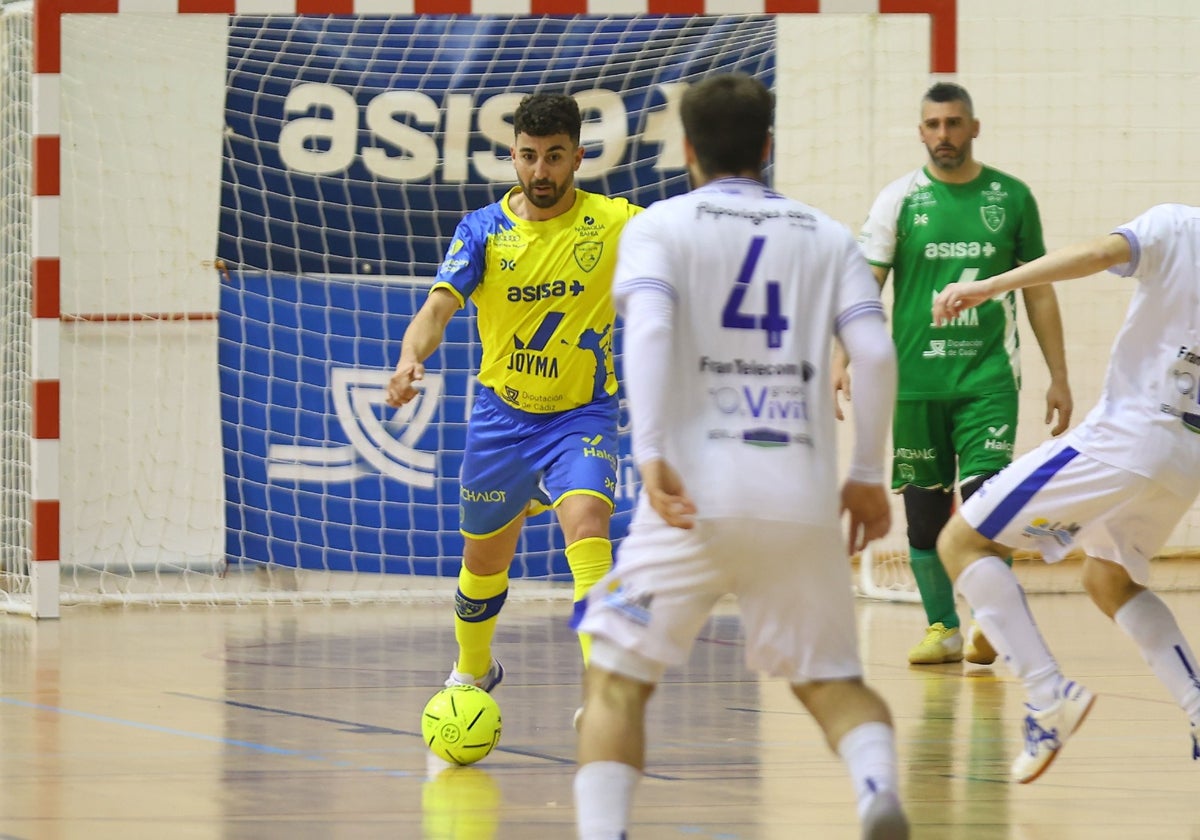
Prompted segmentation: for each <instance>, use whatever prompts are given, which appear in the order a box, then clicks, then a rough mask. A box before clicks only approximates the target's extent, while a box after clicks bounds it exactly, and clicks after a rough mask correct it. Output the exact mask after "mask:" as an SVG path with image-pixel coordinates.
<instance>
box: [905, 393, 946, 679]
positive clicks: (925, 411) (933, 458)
mask: <svg viewBox="0 0 1200 840" xmlns="http://www.w3.org/2000/svg"><path fill="white" fill-rule="evenodd" d="M948 409H949V404H947V403H944V402H938V401H933V402H931V401H924V400H922V401H912V400H902V401H900V402H898V403H896V416H895V422H894V423H893V427H892V442H893V450H894V456H893V464H892V487H893V489H895V490H898V491H900V492H902V494H903V496H904V516H905V520H906V522H907V525H908V556H909V563H910V565H911V567H912V572H913V578H914V579H915V580H916V582H917V591H918V592H920V594H921V604H922V606H924V608H925V618H926V631H925V637H924V638H923V639H922V640H921V642H920V644H918V645H917V646H916V647H914V648H913V649H912V650H910V651H909V654H908V661H909V662H910V663H912V664H914V665H932V664H938V663H942V662H957V661H959V660H960V659H962V636H961V635H960V634H959V630H958V612H957V611H956V610H955V605H954V587H953V586H951V584H950V579H949V578H948V577H947V576H946V570H945V569H944V568H942V564H941V561H939V560H938V556H937V535H938V532H940V531H941V529H942V526H943V525H945V524H946V520H948V519H949V518H950V512H951V510H952V509H953V501H954V499H953V496H952V495H951V493H952V490H953V487H954V477H955V458H954V447H953V444H952V441H951V438H950V430H949V426H948V423H949V410H948Z"/></svg>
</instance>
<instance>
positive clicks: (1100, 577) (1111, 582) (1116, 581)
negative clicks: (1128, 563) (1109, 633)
mask: <svg viewBox="0 0 1200 840" xmlns="http://www.w3.org/2000/svg"><path fill="white" fill-rule="evenodd" d="M1083 589H1084V591H1085V592H1087V594H1088V597H1090V598H1091V599H1092V603H1094V604H1095V605H1096V606H1097V607H1099V608H1100V611H1101V612H1102V613H1104V614H1105V615H1107V616H1108V617H1109V618H1113V617H1114V616H1116V614H1117V611H1118V610H1120V609H1121V607H1123V606H1125V604H1127V603H1128V602H1129V600H1130V599H1131V598H1133V597H1134V596H1135V595H1137V594H1138V593H1139V592H1142V591H1143V590H1144V589H1145V587H1144V586H1142V585H1141V584H1138V583H1135V582H1134V581H1133V578H1131V577H1130V576H1129V572H1127V571H1126V570H1125V567H1124V566H1122V565H1120V564H1118V563H1112V562H1110V561H1108V560H1101V559H1099V558H1097V557H1087V558H1085V559H1084V561H1083Z"/></svg>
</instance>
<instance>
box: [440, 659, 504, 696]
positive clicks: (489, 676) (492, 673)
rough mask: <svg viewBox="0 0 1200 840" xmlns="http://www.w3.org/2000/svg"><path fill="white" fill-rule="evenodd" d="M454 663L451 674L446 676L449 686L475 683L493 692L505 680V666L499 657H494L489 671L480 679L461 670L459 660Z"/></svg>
mask: <svg viewBox="0 0 1200 840" xmlns="http://www.w3.org/2000/svg"><path fill="white" fill-rule="evenodd" d="M454 665H455V667H454V668H452V669H450V676H449V677H447V678H446V686H447V687H449V686H452V685H473V686H475V687H476V688H482V689H483V690H484V691H486V692H487V693H488V694H491V693H492V691H493V689H495V688H496V686H498V685H500V683H501V682H502V681H503V680H504V666H503V665H501V664H500V660H499V659H493V660H492V664H491V665H490V666H489V667H488V670H487V673H486V674H484V675H483V676H482V677H480V678H479V679H475V675H474V674H464V673H463V672H462V671H459V670H458V663H457V662H456V663H454Z"/></svg>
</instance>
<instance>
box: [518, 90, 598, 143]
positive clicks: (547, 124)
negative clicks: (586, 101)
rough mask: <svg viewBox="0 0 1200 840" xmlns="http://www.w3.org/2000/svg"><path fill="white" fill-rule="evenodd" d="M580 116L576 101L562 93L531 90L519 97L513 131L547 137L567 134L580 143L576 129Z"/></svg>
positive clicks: (579, 125) (574, 141)
mask: <svg viewBox="0 0 1200 840" xmlns="http://www.w3.org/2000/svg"><path fill="white" fill-rule="evenodd" d="M582 125H583V117H582V115H580V113H579V103H577V102H576V101H575V100H574V99H572V98H571V97H569V96H567V95H566V94H563V93H531V94H529V95H528V96H526V97H525V98H524V99H522V100H521V104H520V105H518V106H517V111H516V113H515V114H513V135H514V136H516V135H517V134H528V135H529V136H530V137H550V136H551V135H554V134H566V135H567V136H568V137H570V138H571V142H572V143H574V144H575V145H576V146H578V145H579V130H580V127H581V126H582Z"/></svg>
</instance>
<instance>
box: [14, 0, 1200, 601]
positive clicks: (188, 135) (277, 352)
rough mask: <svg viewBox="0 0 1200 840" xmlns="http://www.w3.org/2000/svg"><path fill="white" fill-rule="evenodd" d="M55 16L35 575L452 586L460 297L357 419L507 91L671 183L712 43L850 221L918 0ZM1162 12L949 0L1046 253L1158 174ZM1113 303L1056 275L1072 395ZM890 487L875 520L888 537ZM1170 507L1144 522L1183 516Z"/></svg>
mask: <svg viewBox="0 0 1200 840" xmlns="http://www.w3.org/2000/svg"><path fill="white" fill-rule="evenodd" d="M1085 5H1086V8H1085ZM61 23H62V39H61V40H62V44H61V46H62V50H61V52H62V72H61V77H60V79H59V86H60V88H61V89H60V91H59V94H60V95H59V97H58V102H57V103H56V104H57V111H58V113H57V117H58V119H57V120H56V122H57V123H61V136H62V143H61V148H62V152H61V163H62V179H61V181H62V191H63V195H62V198H61V206H60V209H59V211H58V212H59V216H60V220H59V221H60V229H61V242H60V243H59V246H60V251H61V269H62V310H63V313H64V316H63V318H64V320H63V330H62V333H63V335H62V343H61V347H60V348H58V349H59V351H60V356H61V365H60V366H61V371H62V373H61V380H62V398H61V399H62V416H61V437H62V443H61V453H60V460H61V464H60V475H61V477H62V481H61V484H62V487H61V501H62V523H63V525H62V537H61V541H62V546H61V554H62V561H63V562H62V583H63V587H62V588H63V599H64V601H65V602H67V603H70V602H72V601H88V600H115V601H121V602H131V601H139V600H146V601H172V600H173V601H203V602H210V601H211V602H219V601H224V600H260V599H272V600H285V599H286V600H292V599H309V598H318V599H325V600H328V599H339V598H342V597H348V598H355V599H358V598H375V597H383V598H409V597H414V594H413V593H420V592H421V591H423V590H425V589H431V590H433V591H437V592H439V593H440V592H444V591H445V590H446V589H448V588H449V589H452V587H453V582H452V581H448V580H438V579H434V578H431V577H427V575H429V574H431V573H439V574H442V575H445V574H452V573H453V572H454V570H455V569H456V568H457V563H458V550H459V549H458V546H459V536H458V534H457V497H456V492H457V480H456V479H457V470H458V461H457V458H458V457H459V454H460V452H461V445H462V435H463V428H464V425H463V424H464V418H465V417H466V411H467V408H468V406H469V403H470V400H471V398H472V388H473V385H472V383H471V380H470V378H469V377H468V376H467V375H466V373H465V371H466V370H467V369H468V368H469V367H470V365H471V363H472V360H473V358H474V354H475V353H476V352H477V347H476V345H475V339H474V332H473V329H472V325H471V322H470V319H469V318H468V317H463V316H459V317H457V318H456V319H454V321H453V322H452V327H451V330H450V332H449V333H448V336H447V342H446V343H445V345H444V346H443V348H442V349H441V350H440V351H439V352H438V353H437V354H436V355H435V356H434V358H433V359H431V360H430V368H431V370H433V371H435V372H438V373H440V374H441V375H442V379H441V381H440V388H441V390H440V394H439V395H438V396H440V399H438V400H434V399H433V395H432V394H429V395H427V396H426V398H425V399H424V400H423V401H422V403H420V404H418V405H417V406H415V407H413V408H412V409H410V410H407V411H406V412H401V413H399V414H395V413H392V412H385V411H384V409H383V407H382V405H381V383H382V382H383V381H384V380H383V376H384V374H385V373H386V371H387V370H388V369H390V367H391V366H392V364H394V362H395V354H396V353H397V352H398V343H399V338H400V335H401V333H402V331H403V328H404V326H405V324H406V322H407V317H408V315H409V314H411V313H412V312H413V311H414V310H415V308H416V306H418V305H419V303H420V302H421V300H423V297H424V293H425V289H426V288H427V286H428V283H429V279H430V278H431V277H432V276H433V273H434V270H435V266H436V264H437V262H438V261H439V260H440V258H441V255H442V252H443V251H444V249H445V247H446V245H447V240H448V237H449V235H450V233H451V231H452V230H453V227H454V224H455V223H456V222H457V221H458V218H459V217H460V216H461V214H462V213H463V212H465V211H467V210H470V209H474V208H475V207H478V206H481V205H483V204H485V203H487V202H490V201H493V200H495V199H496V198H497V197H498V196H499V195H501V194H502V192H503V191H504V190H505V189H506V188H507V187H508V185H509V184H510V183H511V180H512V172H511V165H510V164H509V162H508V161H507V160H506V152H507V146H508V143H509V134H510V127H509V123H508V122H507V120H508V119H509V117H508V115H509V114H511V110H512V108H513V107H514V105H515V101H516V99H518V98H519V96H520V95H521V94H522V93H524V92H528V91H530V90H533V89H537V88H557V89H561V90H566V91H568V92H571V93H573V94H575V95H576V96H578V97H579V98H580V101H581V103H582V104H583V105H584V106H585V110H586V118H587V125H586V127H585V142H586V144H587V146H588V148H589V152H588V161H587V163H585V167H584V169H583V170H582V172H581V184H582V185H583V186H584V187H585V188H588V189H593V190H597V191H603V192H608V193H612V194H616V195H624V196H628V197H630V198H633V199H634V200H635V201H638V202H639V203H649V202H650V201H653V200H654V199H656V198H660V197H662V196H664V195H668V194H672V193H674V192H678V191H681V190H683V189H684V188H685V187H686V184H685V177H684V173H683V169H682V151H681V146H680V137H679V130H678V125H677V120H676V117H675V112H674V105H675V103H677V101H678V96H679V93H680V91H681V89H682V87H681V86H682V85H683V84H686V82H687V81H688V80H689V79H692V78H695V77H697V76H699V75H702V74H704V73H707V72H710V71H711V70H713V69H717V68H721V69H735V68H736V69H742V70H746V71H749V72H751V73H754V74H755V75H758V76H759V77H760V78H763V79H764V80H766V81H767V82H768V83H770V84H772V86H773V87H774V89H775V91H776V95H777V99H778V106H779V107H778V114H777V125H776V138H775V139H776V144H775V149H776V150H775V158H774V162H773V166H772V171H771V175H772V179H773V182H774V184H775V186H777V187H778V188H780V189H781V190H782V191H784V192H786V193H789V194H792V195H795V196H796V197H799V198H802V199H804V200H806V201H809V202H811V203H813V204H815V205H817V206H819V207H821V208H823V209H825V210H827V211H828V212H830V213H831V214H832V215H833V216H834V217H835V218H839V219H841V220H842V221H843V222H845V223H846V224H847V225H848V226H849V227H851V228H857V226H858V224H859V223H860V222H861V220H862V218H863V215H864V213H865V211H866V208H867V207H868V206H869V204H870V201H871V199H872V198H873V197H874V195H875V194H876V192H877V191H878V190H879V188H880V187H881V186H882V185H883V184H885V183H887V181H889V180H891V179H892V178H895V177H897V176H898V175H899V174H901V173H902V172H904V171H907V170H910V169H912V168H914V167H916V166H917V165H919V164H920V162H921V160H922V156H923V154H924V153H923V151H922V150H921V148H920V146H919V145H917V144H916V143H914V142H913V141H914V139H915V136H914V134H915V133H914V131H913V126H914V124H915V121H916V120H915V117H916V108H917V102H918V101H919V98H920V95H921V93H922V92H923V91H924V89H925V88H926V87H927V86H928V84H929V81H930V77H929V68H930V58H929V46H928V45H929V38H930V28H929V21H928V19H927V18H925V17H923V16H920V15H899V16H890V15H882V16H877V15H853V14H838V15H793V16H780V17H778V18H775V17H769V16H761V17H735V16H730V17H722V18H711V17H708V18H700V17H663V18H658V17H632V16H614V17H575V18H571V17H566V18H551V17H516V18H514V17H436V18H420V17H396V18H384V17H313V18H296V17H284V16H280V17H233V18H229V17H227V16H224V15H212V16H209V15H158V14H135V13H121V14H117V15H89V14H75V15H67V16H65V17H63V19H62V21H61ZM1198 28H1200V19H1197V18H1196V17H1195V15H1194V14H1192V13H1191V10H1190V6H1188V5H1187V3H1186V2H1184V0H1179V2H1164V3H1161V4H1159V5H1158V6H1156V12H1155V14H1154V15H1144V16H1139V15H1134V14H1131V13H1130V12H1129V11H1128V9H1127V4H1123V3H1118V2H1116V0H1102V2H1099V3H1090V4H1083V5H1081V4H1072V5H1071V8H1070V9H1065V8H1059V7H1058V6H1057V5H1055V4H1045V3H1037V2H1034V0H1020V2H1016V3H1013V4H1010V5H1009V6H1006V7H1005V9H1004V10H1003V13H1000V12H997V11H996V9H995V8H994V4H990V5H989V4H971V3H964V4H959V6H958V44H959V47H958V51H959V55H960V62H959V64H960V80H961V81H962V82H963V83H964V84H966V85H967V87H968V88H970V89H971V90H972V92H973V94H974V96H975V100H976V107H977V110H978V111H979V112H980V114H981V116H982V117H983V119H984V125H985V131H984V134H983V135H982V137H981V139H980V140H979V141H978V143H977V147H976V151H977V154H978V155H979V157H981V158H982V159H984V160H986V161H987V162H989V163H992V164H994V165H997V166H1000V167H1001V168H1004V169H1007V170H1009V171H1012V172H1013V173H1014V174H1016V175H1017V176H1018V177H1021V178H1022V179H1024V180H1026V181H1027V182H1028V183H1029V184H1030V185H1031V186H1032V187H1033V190H1034V193H1035V195H1036V196H1037V197H1038V199H1039V203H1040V204H1041V207H1042V215H1043V221H1044V226H1045V229H1046V233H1047V240H1048V244H1049V245H1050V246H1051V247H1055V246H1058V245H1062V244H1065V243H1066V242H1068V241H1071V240H1072V239H1075V238H1079V237H1082V236H1086V235H1089V234H1093V233H1099V232H1103V231H1104V230H1107V229H1109V228H1111V226H1112V225H1115V224H1119V223H1120V222H1123V221H1125V220H1127V219H1129V218H1132V217H1133V216H1134V215H1136V214H1137V213H1140V212H1141V211H1142V210H1144V209H1145V208H1146V207H1148V206H1149V205H1150V204H1152V203H1155V202H1158V201H1167V200H1176V201H1178V200H1182V201H1194V198H1193V195H1194V194H1195V192H1196V190H1195V186H1197V184H1196V183H1195V182H1196V180H1197V178H1196V176H1194V175H1192V174H1189V173H1190V172H1191V170H1189V169H1187V168H1186V167H1184V166H1183V163H1184V162H1185V156H1184V151H1183V150H1184V149H1187V148H1190V143H1189V142H1188V141H1189V140H1190V138H1192V137H1194V136H1195V133H1196V131H1198V130H1200V112H1196V111H1195V110H1194V109H1191V110H1189V109H1186V108H1179V107H1178V105H1177V103H1179V102H1185V101H1188V97H1189V96H1190V94H1189V92H1188V91H1189V90H1190V87H1189V86H1190V84H1191V82H1192V80H1193V79H1194V77H1195V75H1196V73H1197V72H1200V67H1198V66H1197V64H1200V54H1198V53H1196V52H1195V51H1194V50H1191V48H1190V44H1191V43H1192V41H1194V40H1195V36H1196V35H1197V34H1200V33H1198V32H1197V29H1198ZM1085 32H1086V33H1091V34H1089V35H1088V36H1087V37H1084V35H1083V33H1085ZM997 33H1001V34H1002V35H1003V37H999V36H998V34H997ZM1117 33H1125V34H1128V37H1118V36H1117ZM0 37H2V38H3V39H4V40H3V61H4V67H5V73H4V74H3V77H2V78H0V90H2V91H3V103H2V104H0V119H2V120H3V121H4V125H5V132H4V137H3V139H2V140H0V155H3V158H2V160H0V164H2V171H3V179H4V182H3V186H4V195H3V198H2V199H0V202H2V203H0V206H2V208H3V209H2V210H0V212H2V213H3V225H2V230H3V234H2V235H3V236H4V237H5V250H4V252H3V260H4V262H3V271H4V273H5V277H4V287H3V294H4V295H5V297H4V303H5V306H4V308H3V312H4V318H3V324H4V326H3V329H4V335H3V338H4V341H3V348H4V349H3V353H4V370H5V389H4V411H5V427H4V428H5V437H4V441H5V446H4V459H5V461H4V463H5V467H4V469H5V476H6V479H5V486H4V491H3V497H2V498H3V508H2V509H0V516H3V520H2V521H3V529H4V536H5V542H4V545H5V547H4V549H3V552H2V554H0V557H3V560H2V561H0V562H3V568H2V571H3V575H4V584H3V586H0V589H3V590H4V591H5V592H6V593H8V594H7V597H8V598H10V599H14V598H20V597H21V596H22V593H23V592H24V589H25V588H27V586H28V569H27V565H28V558H29V548H28V533H27V531H28V527H27V523H28V519H29V513H28V506H29V499H30V492H29V486H28V483H29V469H28V464H29V432H28V423H29V405H28V394H27V392H28V387H27V382H28V376H29V374H28V369H27V367H26V365H27V355H28V348H29V347H30V342H31V338H30V330H29V320H28V313H29V299H28V294H29V292H28V290H29V268H28V262H29V247H28V231H27V229H26V228H25V227H23V225H27V222H26V221H24V219H26V218H27V213H28V179H29V150H28V144H29V134H30V128H29V114H28V111H29V91H28V86H29V78H30V76H29V69H28V67H29V64H28V62H29V52H30V48H29V38H30V34H29V22H28V14H27V10H26V13H25V15H24V17H22V16H21V15H20V14H18V13H13V12H12V11H11V9H10V11H9V12H8V13H6V16H5V23H4V34H3V35H2V36H0ZM1030 39H1033V41H1031V40H1030ZM1034 42H1036V45H1035V43H1034ZM1096 43H1107V44H1109V45H1110V46H1109V47H1108V48H1106V49H1105V50H1104V51H1103V52H1101V51H1098V50H1095V48H1094V44H1096ZM1014 51H1019V52H1020V56H1021V58H1020V60H1017V61H1014V60H1013V53H1014ZM131 80H136V83H134V82H131ZM10 126H11V130H10ZM1090 161H1096V163H1094V164H1093V163H1090ZM1093 181H1094V183H1093ZM22 214H26V215H22ZM217 261H219V264H220V266H221V267H222V268H223V270H218V268H217V267H216V266H217ZM1127 295H1128V287H1127V286H1124V285H1122V284H1121V283H1119V282H1117V281H1115V280H1097V281H1096V283H1095V284H1094V285H1091V286H1089V285H1087V284H1086V283H1083V282H1081V283H1080V284H1078V285H1077V286H1072V287H1068V288H1064V289H1063V290H1062V291H1060V300H1061V302H1062V306H1063V310H1064V319H1065V321H1066V327H1067V335H1068V356H1069V358H1068V362H1069V364H1070V366H1071V378H1072V383H1073V385H1074V387H1075V389H1076V391H1075V398H1076V402H1077V405H1078V406H1079V407H1080V409H1079V410H1080V411H1081V412H1082V411H1083V410H1085V409H1086V408H1087V407H1088V406H1090V405H1091V404H1092V403H1093V402H1094V401H1095V398H1096V396H1097V395H1098V387H1099V380H1100V375H1101V373H1102V371H1103V367H1104V363H1105V362H1106V360H1107V350H1108V346H1109V344H1110V343H1111V341H1112V337H1113V335H1115V331H1116V329H1117V327H1118V325H1119V323H1120V319H1121V314H1122V310H1123V307H1124V301H1125V300H1126V299H1127ZM1024 335H1025V338H1026V341H1025V344H1026V352H1027V354H1029V355H1028V357H1027V360H1026V364H1025V370H1026V385H1025V390H1024V392H1023V394H1022V421H1021V429H1022V431H1021V437H1020V438H1019V439H1018V451H1025V450H1027V449H1029V448H1032V445H1033V444H1034V443H1036V441H1037V440H1039V439H1040V436H1041V434H1042V427H1041V422H1040V421H1041V411H1042V409H1041V393H1042V391H1043V390H1044V387H1045V385H1044V366H1043V365H1042V364H1041V361H1040V358H1038V356H1037V354H1036V346H1035V344H1034V342H1033V341H1032V336H1031V334H1030V332H1029V331H1028V329H1026V330H1025V332H1024ZM621 477H622V481H623V485H624V486H623V487H622V489H621V493H620V495H621V499H620V503H619V507H618V517H617V524H616V533H617V534H618V536H619V534H620V533H621V530H622V528H623V527H624V523H625V522H626V521H627V518H628V510H629V505H630V502H631V500H632V495H633V492H632V484H633V474H632V468H631V466H630V465H629V463H628V459H627V458H626V459H625V462H624V463H623V465H622V470H621ZM896 513H897V516H896V529H895V530H894V532H893V533H894V535H895V538H894V539H893V540H891V541H890V542H889V543H888V544H887V545H885V546H882V547H881V548H882V549H885V550H888V551H889V553H890V554H894V555H895V556H897V557H903V555H904V554H905V548H904V545H903V542H904V540H903V535H902V534H903V524H902V522H903V514H902V511H900V509H899V507H898V506H897V509H896ZM1195 521H1196V518H1195V514H1194V512H1193V514H1192V515H1190V516H1189V517H1188V519H1187V520H1186V521H1185V522H1184V523H1183V524H1182V525H1181V527H1180V530H1179V531H1178V532H1177V533H1176V534H1175V535H1174V536H1173V538H1172V546H1181V547H1183V549H1184V550H1185V551H1187V550H1188V547H1189V546H1194V545H1197V544H1200V538H1198V537H1197V536H1196V535H1195V533H1194V527H1195V526H1194V522H1195ZM560 541H561V537H560V536H559V535H558V532H557V528H556V527H555V526H553V525H552V524H551V520H550V519H549V517H547V516H543V517H540V518H536V519H534V520H531V523H530V526H529V527H527V529H526V534H525V537H524V539H523V542H522V544H521V546H520V550H519V555H518V560H517V564H516V566H515V567H514V573H515V574H517V575H524V576H526V577H531V578H536V579H538V580H541V581H555V580H557V579H558V578H560V577H563V576H564V572H565V567H564V565H563V563H562V559H561V551H560V549H561V547H562V546H561V542H560ZM1037 565H1038V564H1030V566H1031V568H1035V569H1036V567H1037ZM872 568H875V567H872ZM1195 568H1196V564H1195V563H1189V562H1181V563H1173V564H1168V565H1167V566H1165V567H1163V570H1162V573H1156V581H1157V582H1158V583H1159V584H1160V585H1164V586H1168V587H1172V586H1187V585H1189V581H1190V580H1193V579H1194V574H1193V573H1194V570H1195ZM898 572H899V574H900V576H901V577H903V576H904V575H905V574H907V570H906V569H905V568H904V564H903V563H901V564H899V566H898ZM413 573H419V575H420V577H414V576H413ZM880 579H881V577H880V574H876V575H875V577H874V578H872V580H875V581H878V580H880ZM525 591H526V592H528V591H531V590H530V589H529V588H525ZM2 600H3V599H0V601H2Z"/></svg>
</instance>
